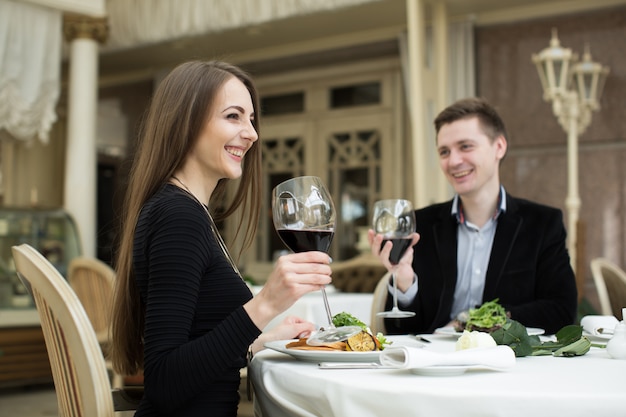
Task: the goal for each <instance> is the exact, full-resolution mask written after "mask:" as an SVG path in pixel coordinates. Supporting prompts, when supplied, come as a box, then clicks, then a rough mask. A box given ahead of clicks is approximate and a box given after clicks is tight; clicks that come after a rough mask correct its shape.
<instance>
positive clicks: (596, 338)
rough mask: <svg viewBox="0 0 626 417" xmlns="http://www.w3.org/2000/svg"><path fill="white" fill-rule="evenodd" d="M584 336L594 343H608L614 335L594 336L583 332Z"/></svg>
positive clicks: (585, 331)
mask: <svg viewBox="0 0 626 417" xmlns="http://www.w3.org/2000/svg"><path fill="white" fill-rule="evenodd" d="M583 336H586V337H587V338H588V339H589V340H591V341H592V342H608V341H609V339H611V337H613V335H612V334H592V333H589V332H588V331H587V330H583Z"/></svg>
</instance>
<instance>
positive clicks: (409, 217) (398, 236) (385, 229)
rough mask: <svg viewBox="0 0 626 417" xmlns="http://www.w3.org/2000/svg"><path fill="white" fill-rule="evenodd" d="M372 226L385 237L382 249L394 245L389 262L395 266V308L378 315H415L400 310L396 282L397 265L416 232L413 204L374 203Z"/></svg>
mask: <svg viewBox="0 0 626 417" xmlns="http://www.w3.org/2000/svg"><path fill="white" fill-rule="evenodd" d="M372 226H373V228H374V231H375V232H376V233H377V234H380V235H383V243H382V244H381V247H380V248H381V249H382V248H383V246H385V244H386V243H387V242H391V243H392V244H393V246H392V248H391V253H390V254H389V262H390V263H391V264H392V265H393V269H392V271H391V280H392V282H393V293H392V296H393V307H392V309H391V310H390V311H381V312H379V313H377V314H376V315H377V316H380V317H389V318H394V317H395V318H404V317H412V316H414V315H415V313H414V312H412V311H403V310H400V309H399V308H398V284H397V282H396V271H395V270H396V265H397V264H398V263H399V262H400V259H401V258H402V256H403V255H404V253H405V252H406V250H407V249H408V248H409V247H410V246H411V242H412V240H413V232H415V213H414V212H413V206H412V205H411V202H410V201H408V200H403V199H390V200H380V201H377V202H376V203H374V216H373V219H372Z"/></svg>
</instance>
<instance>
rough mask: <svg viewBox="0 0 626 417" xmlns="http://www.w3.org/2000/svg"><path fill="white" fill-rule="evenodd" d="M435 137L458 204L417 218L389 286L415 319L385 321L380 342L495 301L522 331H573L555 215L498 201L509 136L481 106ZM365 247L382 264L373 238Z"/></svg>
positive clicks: (453, 115)
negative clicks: (413, 240) (413, 238)
mask: <svg viewBox="0 0 626 417" xmlns="http://www.w3.org/2000/svg"><path fill="white" fill-rule="evenodd" d="M435 129H436V132H437V152H438V154H439V164H440V166H441V169H442V171H443V173H444V174H445V176H446V178H447V179H448V181H449V182H450V184H451V185H452V187H453V188H454V191H455V193H456V195H455V196H454V198H453V199H452V200H450V201H447V202H445V203H441V204H435V205H432V206H429V207H425V208H423V209H420V210H417V211H416V212H415V214H416V224H417V226H416V231H417V233H419V235H420V237H419V241H418V243H417V244H416V245H415V247H414V248H413V249H414V250H413V252H411V251H408V252H407V254H406V255H405V257H404V258H403V259H402V261H401V264H400V266H399V267H398V269H397V271H396V274H397V275H396V277H397V280H398V288H399V289H400V293H401V294H400V298H399V302H400V305H401V306H402V307H403V308H404V309H410V310H412V311H414V312H415V313H416V315H415V316H414V317H411V318H408V319H401V320H399V319H387V320H386V321H385V326H386V329H387V332H388V333H390V334H394V333H396V334H398V333H424V332H429V333H430V332H433V331H434V330H435V329H437V328H438V327H442V326H445V325H447V324H448V323H449V322H450V321H451V320H453V319H455V318H456V316H457V315H458V314H459V313H461V312H463V311H467V310H468V309H470V308H475V307H477V306H479V305H481V304H482V303H483V302H486V301H491V300H493V299H496V298H498V299H499V303H500V304H501V305H502V306H503V307H504V308H505V309H506V311H507V314H508V315H509V316H510V317H511V318H512V319H514V320H517V321H519V322H520V323H522V324H523V325H524V326H526V327H539V328H542V329H545V330H546V332H547V333H555V332H556V331H558V330H559V329H560V328H562V327H563V326H565V325H568V324H572V323H574V320H575V318H576V308H577V293H576V282H575V278H574V272H573V271H572V268H571V267H570V259H569V254H568V252H567V249H566V245H565V239H566V232H565V227H564V225H563V216H562V213H561V211H560V210H558V209H556V208H552V207H548V206H544V205H540V204H537V203H534V202H530V201H528V200H524V199H520V198H515V197H513V196H511V195H510V194H508V193H507V192H506V191H505V189H504V186H503V185H502V184H501V183H500V175H499V169H500V162H501V161H502V159H503V158H504V156H505V155H506V151H507V139H506V138H507V133H506V129H505V126H504V123H503V121H502V119H501V118H500V116H499V115H498V113H497V112H496V111H495V109H494V108H493V107H492V106H491V105H489V103H487V102H486V101H485V100H483V99H479V98H468V99H463V100H460V101H457V102H456V103H454V104H452V105H451V106H449V107H447V108H446V109H444V110H443V111H442V112H441V113H440V114H439V115H438V116H437V117H436V119H435ZM371 233H372V232H371ZM370 239H372V242H373V244H372V251H373V252H374V254H376V255H378V256H380V257H381V260H382V261H383V263H385V264H388V260H387V259H386V258H385V255H388V249H387V250H384V251H382V252H380V251H379V250H378V249H377V248H380V243H379V242H377V240H376V239H380V237H379V236H377V237H374V236H373V235H371V236H370ZM411 255H412V256H411ZM388 304H389V300H388Z"/></svg>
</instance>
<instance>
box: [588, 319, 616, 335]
mask: <svg viewBox="0 0 626 417" xmlns="http://www.w3.org/2000/svg"><path fill="white" fill-rule="evenodd" d="M617 323H618V321H617V318H616V317H615V316H598V315H590V316H585V317H583V318H582V319H581V320H580V325H581V326H583V330H585V331H586V332H588V333H590V334H592V335H594V336H607V332H606V331H605V330H608V334H609V335H612V334H613V330H614V329H615V325H616V324H617ZM603 332H604V333H603Z"/></svg>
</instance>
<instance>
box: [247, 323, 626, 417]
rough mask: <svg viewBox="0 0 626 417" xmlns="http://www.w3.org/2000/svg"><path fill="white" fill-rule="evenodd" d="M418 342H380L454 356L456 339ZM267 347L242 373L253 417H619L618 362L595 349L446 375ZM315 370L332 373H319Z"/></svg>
mask: <svg viewBox="0 0 626 417" xmlns="http://www.w3.org/2000/svg"><path fill="white" fill-rule="evenodd" d="M421 337H423V338H424V339H426V340H427V341H422V340H419V337H416V336H414V335H401V336H388V338H389V339H390V340H391V341H392V344H391V345H390V346H391V347H387V349H392V348H395V347H402V346H411V347H415V348H417V349H415V351H417V352H421V350H424V351H425V352H427V353H428V352H429V351H430V352H438V353H451V352H455V350H456V341H457V339H458V336H457V335H450V334H438V333H435V334H429V335H421ZM541 338H542V340H550V339H551V338H552V339H553V336H541ZM286 342H289V341H286ZM272 346H273V347H274V348H268V349H264V350H262V351H261V352H259V353H257V354H256V355H255V356H254V358H253V359H252V361H251V363H250V366H249V368H248V377H249V378H251V381H252V386H253V387H254V401H255V403H254V407H255V410H256V415H257V416H263V417H287V416H290V417H293V416H303V417H305V416H306V417H312V416H323V417H333V416H341V417H346V416H358V417H367V416H402V417H411V416H415V417H417V416H429V417H432V416H436V417H453V416H454V417H459V416H463V417H472V416H475V417H491V416H493V417H497V416H502V417H505V416H506V417H516V416H519V417H527V416H566V417H577V416H580V417H604V416H606V417H619V416H626V360H617V359H612V358H611V357H610V356H609V355H608V354H607V352H606V349H605V348H603V347H596V346H595V345H594V346H592V347H591V349H590V350H589V351H588V352H587V353H586V354H585V355H582V356H575V357H555V356H553V355H545V356H526V357H514V360H513V362H512V366H510V367H509V368H507V369H505V370H493V369H490V368H483V367H480V366H476V367H469V366H468V367H463V368H462V369H461V370H460V371H459V372H452V373H450V372H432V373H431V372H426V373H417V372H414V370H412V369H400V368H395V367H391V368H390V367H383V366H379V364H378V363H379V362H380V361H377V360H376V357H374V359H373V360H372V357H371V356H368V357H367V358H366V359H367V360H365V363H363V367H362V368H352V367H353V366H358V365H359V364H358V362H359V361H358V359H357V360H356V362H352V360H350V361H346V363H345V364H343V363H341V362H342V359H341V358H339V359H337V356H338V355H335V356H334V357H332V358H330V359H328V358H326V357H325V356H324V354H322V357H317V356H319V355H317V356H316V355H315V354H312V355H313V356H311V357H306V356H305V357H303V356H302V355H305V354H303V353H299V354H298V355H297V356H293V354H290V352H289V351H288V350H287V349H283V348H282V346H283V344H282V341H280V342H278V345H277V344H276V343H275V344H274V345H272ZM276 346H279V348H278V349H276ZM598 346H601V344H599V345H598ZM285 352H287V353H285ZM337 353H339V354H341V353H343V352H337ZM346 353H349V352H346ZM513 356H514V355H513ZM378 358H380V356H379V357H378ZM326 360H329V361H330V362H326ZM320 363H322V364H324V365H329V364H330V365H331V366H332V365H333V364H334V365H340V366H338V367H331V368H322V367H321V366H320ZM343 365H346V367H347V368H348V369H342V366H343ZM373 366H376V368H373ZM432 368H434V367H430V369H432ZM443 368H445V367H442V369H443Z"/></svg>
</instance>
